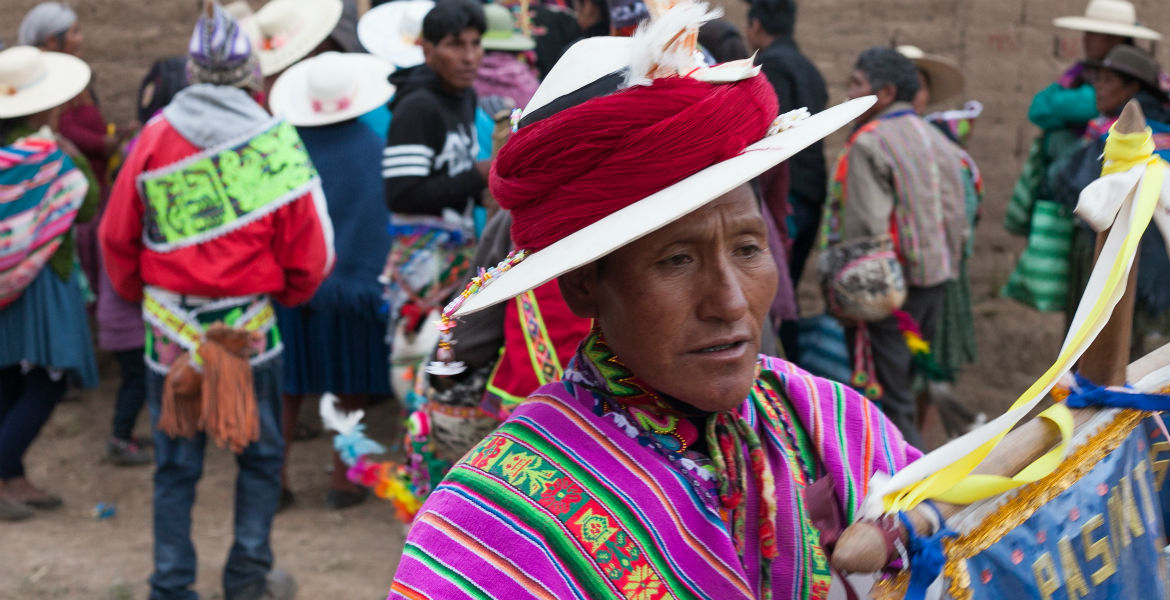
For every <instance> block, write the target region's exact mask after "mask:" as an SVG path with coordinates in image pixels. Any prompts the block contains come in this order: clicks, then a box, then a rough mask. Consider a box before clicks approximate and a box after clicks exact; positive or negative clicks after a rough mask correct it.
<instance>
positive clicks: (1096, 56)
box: [1081, 31, 1125, 61]
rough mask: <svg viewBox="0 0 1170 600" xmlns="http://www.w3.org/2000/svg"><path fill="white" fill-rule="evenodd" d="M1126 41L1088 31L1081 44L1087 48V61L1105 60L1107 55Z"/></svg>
mask: <svg viewBox="0 0 1170 600" xmlns="http://www.w3.org/2000/svg"><path fill="white" fill-rule="evenodd" d="M1124 41H1125V38H1123V37H1121V36H1119V35H1110V34H1108V33H1097V32H1095V31H1086V32H1085V35H1084V36H1083V37H1082V38H1081V42H1082V43H1083V44H1084V46H1085V60H1096V61H1101V60H1105V55H1106V54H1109V51H1110V50H1112V49H1113V47H1114V46H1116V45H1118V44H1120V43H1122V42H1124Z"/></svg>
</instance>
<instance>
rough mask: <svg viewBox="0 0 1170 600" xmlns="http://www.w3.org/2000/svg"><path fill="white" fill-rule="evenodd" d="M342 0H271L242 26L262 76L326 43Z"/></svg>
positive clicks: (273, 72) (339, 16)
mask: <svg viewBox="0 0 1170 600" xmlns="http://www.w3.org/2000/svg"><path fill="white" fill-rule="evenodd" d="M343 8H344V7H343V6H342V3H341V0H270V1H269V2H268V3H267V4H265V5H264V6H262V7H260V10H258V11H256V13H255V14H253V15H252V16H251V17H249V18H247V19H244V20H242V21H241V26H243V27H244V30H245V31H246V32H247V33H248V35H249V37H250V38H251V39H252V49H253V52H255V53H256V57H257V58H258V59H259V60H260V72H261V73H262V74H263V75H264V76H265V77H267V76H269V75H274V74H276V73H279V72H281V71H283V70H285V69H287V68H289V67H290V66H292V65H293V64H294V63H296V62H297V61H299V60H301V59H302V58H304V57H306V56H308V54H309V53H310V52H312V51H313V50H314V49H315V48H316V47H317V46H318V45H320V44H321V42H323V41H325V39H326V38H328V37H329V35H330V34H331V33H333V28H334V27H336V26H337V22H338V21H339V20H341V11H342V10H343Z"/></svg>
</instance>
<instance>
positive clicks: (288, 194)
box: [139, 121, 317, 249]
mask: <svg viewBox="0 0 1170 600" xmlns="http://www.w3.org/2000/svg"><path fill="white" fill-rule="evenodd" d="M316 178H317V171H316V169H315V168H314V167H313V163H312V161H310V160H309V155H308V153H307V152H306V151H305V146H304V143H302V142H301V139H300V137H299V136H298V135H297V132H296V129H295V128H294V127H293V126H292V125H290V124H288V123H287V122H284V121H280V122H278V123H275V124H273V125H272V126H271V127H269V128H268V129H266V130H265V131H263V132H261V133H259V134H258V135H255V136H253V137H252V138H251V139H249V140H247V141H246V142H243V143H242V144H239V145H237V146H233V147H231V148H226V149H210V150H207V151H205V152H204V153H202V154H197V155H195V156H193V157H191V158H190V159H187V160H185V161H183V162H182V163H179V164H178V165H176V168H165V169H162V170H160V171H157V172H154V173H146V174H144V175H143V176H142V178H141V179H140V181H139V183H140V185H141V189H142V194H143V198H144V199H145V202H146V214H145V237H146V242H147V244H148V245H153V246H155V247H156V248H159V249H167V248H177V247H182V246H188V245H191V244H196V243H199V242H201V241H205V240H207V239H211V238H214V237H216V236H219V235H222V234H224V233H227V232H228V231H231V230H234V229H237V228H239V227H242V226H244V225H246V224H248V223H250V222H252V221H253V220H255V219H256V218H259V217H260V216H263V215H265V214H267V213H268V212H271V211H272V210H275V209H276V208H279V207H280V206H281V205H283V204H286V203H288V202H291V201H292V200H294V199H296V198H297V197H298V196H299V195H300V192H302V191H303V190H304V189H305V188H306V186H307V185H309V184H310V183H311V182H312V181H313V180H314V179H316Z"/></svg>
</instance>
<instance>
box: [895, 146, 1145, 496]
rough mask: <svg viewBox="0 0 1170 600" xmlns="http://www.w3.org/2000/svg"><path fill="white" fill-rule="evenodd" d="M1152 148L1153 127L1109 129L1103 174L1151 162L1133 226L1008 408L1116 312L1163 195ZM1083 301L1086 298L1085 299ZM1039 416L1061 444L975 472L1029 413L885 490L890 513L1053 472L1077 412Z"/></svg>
mask: <svg viewBox="0 0 1170 600" xmlns="http://www.w3.org/2000/svg"><path fill="white" fill-rule="evenodd" d="M1153 151H1154V142H1153V136H1152V132H1151V131H1150V129H1149V128H1148V127H1147V128H1146V130H1145V131H1144V132H1140V133H1128V134H1123V133H1118V132H1117V131H1116V129H1113V128H1111V129H1110V130H1109V137H1108V139H1107V140H1106V141H1105V166H1104V167H1103V168H1102V170H1101V173H1102V175H1111V174H1114V173H1123V172H1126V171H1129V170H1130V169H1133V168H1134V167H1138V166H1140V165H1142V164H1145V165H1146V171H1145V174H1144V176H1143V177H1142V179H1141V187H1140V189H1139V192H1138V195H1137V197H1136V198H1135V202H1136V204H1135V206H1134V207H1133V222H1132V223H1131V224H1130V228H1129V231H1127V232H1125V233H1124V235H1125V239H1124V241H1123V242H1122V245H1121V249H1120V251H1119V252H1118V253H1117V256H1116V257H1115V258H1114V260H1113V263H1112V264H1111V265H1110V266H1109V273H1108V276H1107V278H1106V280H1105V285H1104V288H1103V290H1102V292H1101V293H1100V294H1099V295H1098V296H1097V297H1096V298H1094V299H1093V304H1092V305H1091V308H1090V311H1089V316H1088V318H1087V319H1085V321H1084V322H1083V323H1082V324H1081V325H1080V327H1078V328H1077V330H1076V331H1075V332H1074V333H1073V334H1072V335H1071V336H1070V337H1069V338H1068V340H1067V342H1066V343H1065V345H1064V347H1063V348H1061V351H1060V355H1059V356H1058V357H1057V359H1056V362H1055V363H1054V364H1053V365H1052V366H1051V367H1049V368H1048V370H1047V371H1045V372H1044V374H1043V375H1041V376H1040V378H1039V379H1038V380H1036V382H1035V383H1033V384H1032V386H1031V387H1029V388H1028V390H1027V391H1025V392H1024V393H1023V395H1021V396H1020V397H1019V398H1017V399H1016V401H1015V402H1013V403H1012V405H1011V407H1010V408H1008V411H1007V412H1010V411H1013V410H1016V409H1018V408H1021V407H1024V406H1027V405H1029V404H1030V403H1031V404H1034V403H1036V402H1038V401H1039V400H1040V397H1041V396H1042V395H1043V394H1045V393H1046V392H1047V391H1048V390H1050V389H1052V386H1053V385H1054V384H1055V383H1056V380H1057V378H1059V377H1060V376H1061V375H1063V374H1064V373H1066V372H1068V371H1069V370H1070V369H1071V368H1072V366H1073V363H1074V362H1075V361H1076V359H1077V358H1079V356H1080V354H1081V353H1083V352H1084V349H1085V348H1087V347H1088V345H1089V344H1090V343H1092V341H1093V339H1094V338H1096V335H1097V332H1098V331H1099V330H1100V328H1101V327H1103V326H1104V324H1105V322H1106V321H1108V319H1109V317H1110V315H1111V313H1112V311H1111V310H1110V305H1111V304H1112V303H1113V300H1112V299H1113V298H1114V297H1115V296H1119V295H1120V292H1122V291H1123V290H1124V287H1125V280H1126V278H1127V276H1128V270H1129V268H1130V265H1132V264H1133V260H1134V256H1135V255H1136V253H1137V249H1138V243H1139V242H1140V241H1141V237H1142V234H1143V233H1144V232H1145V230H1146V227H1147V226H1148V225H1149V223H1150V219H1151V218H1152V217H1153V215H1154V209H1155V208H1156V206H1157V204H1158V199H1159V196H1160V194H1161V190H1162V180H1163V176H1164V171H1165V166H1166V163H1165V162H1164V161H1162V160H1161V159H1159V158H1158V157H1156V156H1154V155H1153ZM1127 205H1128V203H1125V204H1123V205H1122V208H1123V210H1124V209H1125V208H1126V207H1127ZM1102 258H1104V256H1102ZM1103 267H1104V264H1103V263H1099V264H1097V265H1095V266H1094V271H1095V270H1096V269H1098V268H1103ZM1082 301H1084V299H1083V298H1082ZM1040 416H1041V417H1043V418H1044V419H1046V420H1048V421H1050V422H1052V423H1053V424H1055V425H1056V427H1057V428H1058V429H1059V430H1060V433H1061V442H1060V444H1059V445H1058V446H1057V447H1056V448H1053V449H1052V450H1051V451H1049V452H1048V453H1046V454H1044V456H1041V457H1040V458H1038V459H1036V460H1035V461H1033V462H1032V463H1031V464H1029V465H1028V466H1027V467H1025V468H1024V469H1022V470H1021V471H1020V472H1019V473H1017V474H1016V475H1015V476H1013V477H1004V476H1000V475H971V471H972V470H974V469H975V467H977V466H978V465H979V463H981V462H983V459H984V458H986V457H987V455H988V453H990V452H991V450H992V449H994V448H995V447H996V446H997V445H999V442H1000V441H1001V440H1002V439H1003V437H1004V436H1005V435H1007V432H1008V431H1009V430H1010V429H1011V428H1012V427H1014V426H1015V425H1016V423H1018V422H1019V420H1018V419H1022V418H1023V417H1024V414H1021V415H1020V416H1019V417H1018V419H1017V421H1016V423H1013V424H1011V425H1010V426H1008V427H1006V428H1005V429H1004V430H1003V431H1002V432H1001V433H999V434H998V435H996V436H995V437H993V438H991V439H990V440H988V441H986V442H984V443H983V444H981V445H980V446H978V447H977V448H975V449H974V450H973V451H971V452H970V453H968V454H967V455H966V456H963V457H961V458H959V459H958V460H956V461H955V462H953V463H951V464H950V465H947V466H945V467H943V468H941V469H939V470H938V471H936V472H934V473H933V474H931V475H929V476H927V477H925V478H923V479H922V480H920V481H917V482H915V483H913V484H910V485H908V486H906V487H905V488H902V489H900V490H897V491H894V492H892V493H889V494H886V495H885V496H884V497H883V498H882V504H883V506H884V508H885V510H886V512H888V513H892V512H897V511H904V510H909V509H911V508H913V507H915V506H917V505H918V504H919V503H921V502H922V501H923V500H927V499H938V500H942V501H944V502H952V503H956V504H970V503H972V502H977V501H979V500H983V499H986V498H990V497H991V496H994V495H997V494H1001V493H1003V492H1006V491H1008V490H1012V489H1014V488H1017V487H1019V486H1021V485H1024V484H1027V483H1031V482H1033V481H1036V480H1039V479H1041V478H1043V477H1045V476H1047V475H1048V474H1050V473H1052V471H1053V470H1055V469H1056V467H1057V466H1058V465H1059V464H1060V463H1061V462H1062V461H1063V460H1064V456H1065V451H1066V449H1067V448H1068V444H1069V440H1070V439H1071V437H1072V429H1073V418H1072V413H1071V412H1069V410H1068V407H1066V406H1065V405H1064V404H1054V405H1053V406H1051V407H1050V408H1048V409H1047V410H1045V411H1044V412H1043V413H1041V415H1040Z"/></svg>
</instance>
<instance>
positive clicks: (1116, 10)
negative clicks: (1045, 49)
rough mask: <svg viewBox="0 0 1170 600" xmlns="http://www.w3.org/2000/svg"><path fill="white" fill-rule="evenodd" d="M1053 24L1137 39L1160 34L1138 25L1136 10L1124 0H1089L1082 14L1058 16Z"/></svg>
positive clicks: (1154, 37)
mask: <svg viewBox="0 0 1170 600" xmlns="http://www.w3.org/2000/svg"><path fill="white" fill-rule="evenodd" d="M1052 24H1053V25H1056V26H1057V27H1062V28H1064V29H1073V30H1075V31H1092V32H1095V33H1107V34H1109V35H1119V36H1122V37H1131V38H1135V39H1139V40H1160V39H1162V34H1160V33H1158V32H1157V31H1154V30H1153V29H1150V28H1149V27H1142V26H1141V25H1138V20H1137V11H1135V10H1134V8H1133V4H1130V3H1129V2H1126V1H1125V0H1089V5H1088V6H1086V7H1085V14H1084V16H1079V15H1078V16H1072V17H1059V18H1056V19H1053V21H1052Z"/></svg>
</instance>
